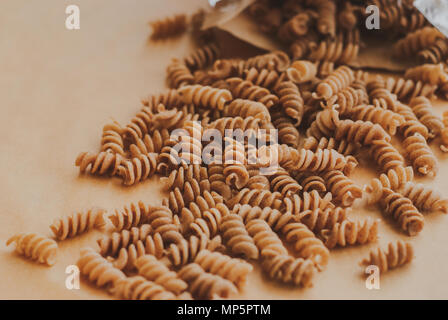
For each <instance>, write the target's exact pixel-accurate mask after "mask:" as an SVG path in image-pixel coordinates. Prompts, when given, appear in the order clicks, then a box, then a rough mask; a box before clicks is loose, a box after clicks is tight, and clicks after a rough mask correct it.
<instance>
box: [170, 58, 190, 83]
mask: <svg viewBox="0 0 448 320" xmlns="http://www.w3.org/2000/svg"><path fill="white" fill-rule="evenodd" d="M166 71H167V79H168V84H169V86H170V88H173V89H177V88H179V87H183V86H185V85H191V84H192V83H193V81H194V78H193V75H192V74H191V72H190V69H188V67H187V66H186V65H185V63H182V62H180V61H179V60H178V59H172V60H171V63H170V64H169V65H168V67H167V69H166Z"/></svg>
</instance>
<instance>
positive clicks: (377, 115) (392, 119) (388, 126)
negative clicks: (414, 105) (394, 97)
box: [350, 105, 405, 135]
mask: <svg viewBox="0 0 448 320" xmlns="http://www.w3.org/2000/svg"><path fill="white" fill-rule="evenodd" d="M350 118H351V119H353V120H363V121H370V122H372V123H377V124H379V125H380V126H381V127H383V129H384V130H386V132H388V133H389V134H391V135H395V133H396V132H397V128H398V127H399V126H401V125H402V124H403V123H404V122H405V119H404V118H403V117H402V116H401V115H399V114H397V113H395V112H392V111H390V110H385V109H383V108H379V107H375V106H372V105H359V106H357V107H354V108H353V109H352V111H351V113H350Z"/></svg>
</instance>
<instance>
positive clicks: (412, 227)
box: [380, 188, 424, 236]
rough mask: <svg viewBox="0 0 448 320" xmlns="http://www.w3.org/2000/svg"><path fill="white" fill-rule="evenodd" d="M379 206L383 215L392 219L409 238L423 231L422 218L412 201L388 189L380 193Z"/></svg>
mask: <svg viewBox="0 0 448 320" xmlns="http://www.w3.org/2000/svg"><path fill="white" fill-rule="evenodd" d="M380 205H381V206H382V207H383V212H384V214H385V215H387V216H390V217H392V218H393V219H394V220H395V221H396V222H397V223H398V224H399V226H400V228H401V229H402V230H403V231H405V232H406V233H407V234H408V235H410V236H415V235H417V234H418V233H419V232H420V231H422V229H423V225H424V218H423V215H422V214H421V213H420V212H419V211H418V209H417V208H416V207H415V206H414V205H413V204H412V201H411V200H410V199H408V198H406V197H404V196H402V195H401V194H400V193H398V192H395V191H393V190H391V189H389V188H384V189H383V191H382V195H381V199H380Z"/></svg>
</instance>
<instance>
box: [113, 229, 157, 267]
mask: <svg viewBox="0 0 448 320" xmlns="http://www.w3.org/2000/svg"><path fill="white" fill-rule="evenodd" d="M145 254H151V255H153V256H155V257H156V258H158V259H160V258H161V257H162V256H163V255H164V254H165V252H164V246H163V240H162V237H161V236H160V234H159V233H155V234H154V235H148V236H147V237H146V239H145V240H144V241H142V240H138V241H137V242H136V243H135V244H134V243H133V244H130V245H129V246H128V247H127V248H121V249H120V250H119V251H118V254H117V256H116V258H115V259H114V260H113V265H114V267H115V268H118V269H120V270H123V269H133V268H135V261H136V260H137V259H138V258H139V257H141V256H144V255H145Z"/></svg>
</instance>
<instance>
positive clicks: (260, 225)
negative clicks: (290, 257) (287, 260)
mask: <svg viewBox="0 0 448 320" xmlns="http://www.w3.org/2000/svg"><path fill="white" fill-rule="evenodd" d="M246 229H247V232H248V233H249V235H250V236H251V237H252V238H253V239H254V242H255V245H256V246H257V247H258V250H259V252H260V256H261V258H266V259H269V258H271V257H273V256H276V255H287V254H288V250H287V249H286V248H285V246H284V245H283V243H282V241H281V240H280V238H279V237H278V235H277V234H276V233H275V232H274V231H272V229H271V227H270V226H269V225H268V223H267V222H266V221H264V220H261V219H253V220H250V221H249V222H247V224H246Z"/></svg>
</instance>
